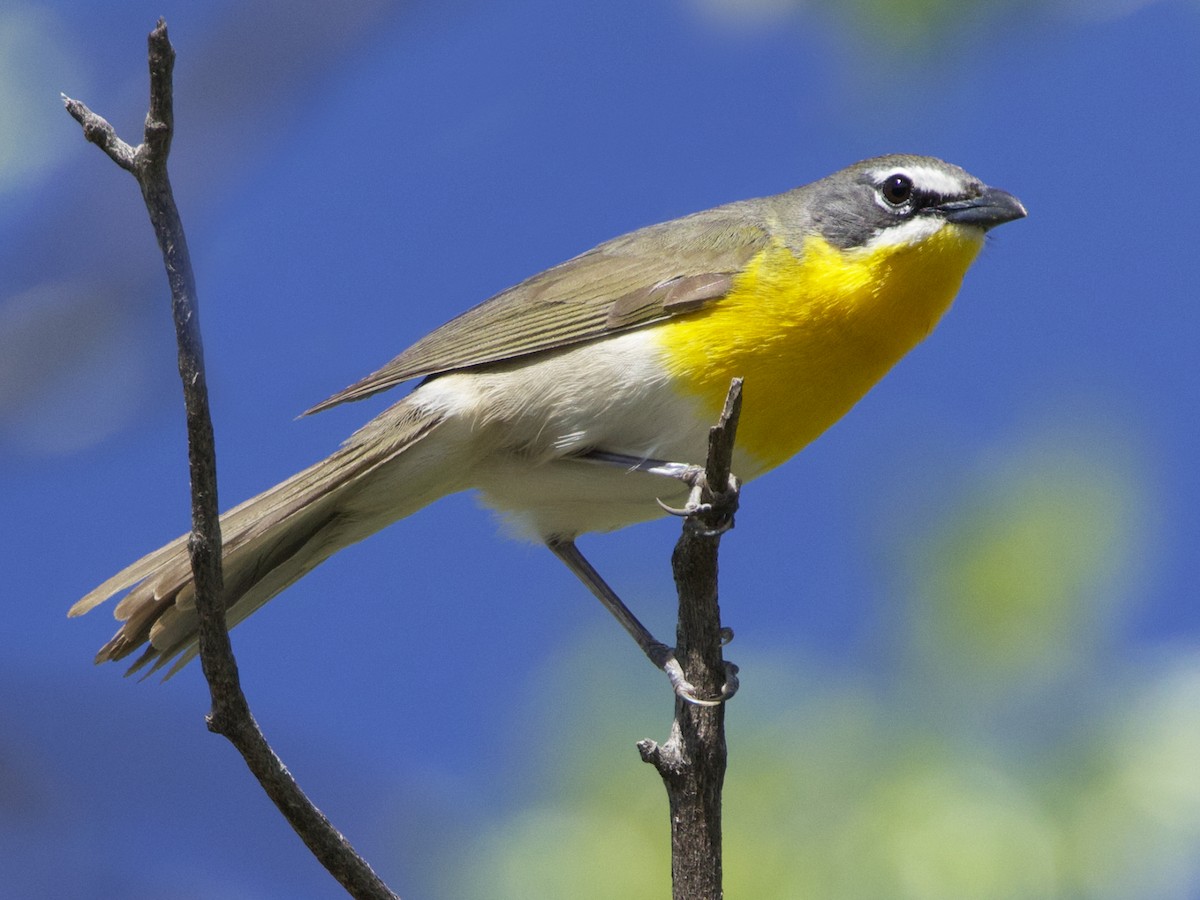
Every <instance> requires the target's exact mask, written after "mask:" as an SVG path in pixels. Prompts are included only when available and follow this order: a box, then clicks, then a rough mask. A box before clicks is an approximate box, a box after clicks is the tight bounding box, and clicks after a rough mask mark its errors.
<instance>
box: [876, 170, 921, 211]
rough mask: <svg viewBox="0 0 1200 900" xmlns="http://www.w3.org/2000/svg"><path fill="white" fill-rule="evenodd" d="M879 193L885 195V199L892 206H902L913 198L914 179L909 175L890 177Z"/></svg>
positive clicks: (881, 186)
mask: <svg viewBox="0 0 1200 900" xmlns="http://www.w3.org/2000/svg"><path fill="white" fill-rule="evenodd" d="M879 191H880V193H881V194H883V199H884V200H886V201H887V202H888V203H890V204H892V206H900V205H902V204H904V203H907V202H908V201H909V200H910V199H911V198H912V195H913V183H912V179H911V178H909V177H908V176H907V175H899V174H897V175H889V176H888V178H887V180H886V181H884V183H883V184H881V185H880V186H879Z"/></svg>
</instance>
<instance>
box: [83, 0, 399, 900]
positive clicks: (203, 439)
mask: <svg viewBox="0 0 1200 900" xmlns="http://www.w3.org/2000/svg"><path fill="white" fill-rule="evenodd" d="M148 45H149V65H150V109H149V112H148V113H147V115H146V125H145V132H144V135H143V138H142V143H140V144H139V145H138V146H136V147H132V146H130V145H129V144H127V143H126V142H125V141H123V140H121V138H120V137H118V136H117V134H116V131H115V130H114V129H113V127H112V125H110V124H109V123H108V122H107V121H105V120H104V119H103V118H102V117H100V116H98V115H96V114H95V113H94V112H92V111H91V110H90V109H88V108H87V106H85V105H84V104H83V103H81V102H79V101H78V100H72V99H71V98H69V97H67V96H66V95H63V104H64V105H65V106H66V109H67V112H69V113H70V114H71V116H72V117H74V119H75V120H76V121H77V122H78V123H79V124H80V125H81V126H82V127H83V134H84V137H85V138H87V140H89V141H91V142H92V143H93V144H96V145H97V146H98V147H100V148H101V149H102V150H103V151H104V152H105V153H107V154H108V156H109V157H110V158H111V159H112V160H113V162H115V163H116V164H117V165H119V166H120V167H121V168H122V169H125V170H126V171H128V172H130V173H131V174H132V175H133V176H134V178H136V179H137V182H138V186H139V187H140V188H141V191H142V198H143V199H144V200H145V202H146V210H147V212H148V213H149V215H150V223H151V225H152V226H153V227H154V233H155V236H156V237H157V239H158V246H159V249H160V250H161V251H162V256H163V264H164V265H165V267H166V270H167V281H168V282H169V284H170V287H171V309H172V314H173V317H174V320H175V336H176V341H177V343H178V345H179V376H180V378H181V379H182V381H183V396H184V404H185V407H186V417H187V435H188V465H189V478H190V483H191V490H192V533H191V537H190V538H189V541H188V552H189V554H190V556H191V563H192V574H193V577H194V578H195V583H196V611H197V613H198V615H199V619H200V625H199V635H200V664H201V667H202V668H203V670H204V677H205V679H206V680H207V682H208V686H209V693H210V696H211V698H212V708H211V711H210V712H209V714H208V717H207V724H208V728H209V730H210V731H213V732H215V733H217V734H222V735H224V736H225V737H226V738H228V739H229V741H230V742H231V743H232V744H233V745H234V746H235V747H236V748H237V750H238V752H240V753H241V754H242V758H243V759H244V760H245V761H246V765H247V766H248V767H249V769H250V771H251V772H252V773H253V774H254V777H255V778H257V779H258V781H259V784H261V785H262V787H263V790H264V791H266V793H267V795H268V796H269V797H270V798H271V800H272V801H273V802H274V803H275V806H276V807H278V809H279V811H280V812H281V813H282V814H283V815H284V817H285V818H286V819H287V821H288V823H289V824H290V825H291V826H292V828H293V829H295V831H296V833H297V834H298V835H299V836H300V838H301V839H302V840H303V841H304V843H305V844H306V845H307V846H308V848H309V850H311V851H312V853H313V855H315V856H316V857H317V859H318V860H319V861H320V863H321V865H323V866H324V867H325V868H326V869H327V870H328V871H329V873H330V874H331V875H333V877H334V878H336V879H337V880H338V881H339V882H340V883H341V885H342V886H343V887H344V888H345V889H346V890H347V892H349V893H350V894H351V896H354V897H358V898H370V900H397V898H396V895H395V894H394V893H392V891H391V890H389V889H388V887H387V885H386V884H384V883H383V881H382V880H381V879H380V878H379V876H378V875H376V874H375V872H374V871H373V870H372V869H371V867H370V866H369V865H368V864H367V862H366V861H365V860H364V859H363V858H362V857H360V856H359V855H358V854H357V853H356V852H355V851H354V848H353V847H351V846H350V844H349V843H348V842H347V841H346V839H345V838H344V837H342V835H341V834H340V833H339V832H338V830H337V829H336V828H334V827H333V825H332V824H331V823H330V822H329V820H328V819H327V818H326V817H325V816H324V814H322V813H321V811H320V810H319V809H317V808H316V806H314V805H313V803H312V801H310V800H309V799H308V797H307V796H305V794H304V792H303V791H302V790H301V789H300V786H299V785H298V784H297V783H296V781H295V779H294V778H292V776H291V774H290V773H289V772H288V770H287V768H286V767H285V766H284V765H283V763H282V761H280V759H279V757H278V756H276V754H275V752H274V750H272V749H271V746H270V745H269V744H268V743H267V740H266V738H265V737H264V736H263V733H262V731H261V730H260V729H259V727H258V723H257V722H255V720H254V717H253V716H252V715H251V713H250V706H249V703H248V702H247V700H246V695H245V694H244V693H243V692H242V688H241V682H240V679H239V677H238V669H237V661H236V660H235V659H234V655H233V648H232V646H231V644H230V642H229V630H228V628H227V626H226V623H225V609H224V602H223V598H222V596H221V588H222V581H221V527H220V516H219V505H218V503H217V462H216V451H215V448H214V441H213V428H212V419H211V417H210V415H209V405H208V387H207V382H206V379H205V374H204V349H203V344H202V341H201V338H200V318H199V311H198V305H197V294H196V280H195V276H194V274H193V272H192V264H191V258H190V256H189V254H188V248H187V240H186V238H185V236H184V231H183V222H182V220H181V219H180V216H179V210H178V208H177V207H176V205H175V198H174V194H173V193H172V190H171V182H170V179H169V178H168V176H167V156H168V154H169V153H170V149H171V138H172V135H173V131H174V108H173V86H172V70H173V68H174V65H175V48H174V47H172V46H171V42H170V40H169V39H168V37H167V24H166V21H165V20H163V19H159V20H158V24H157V26H156V27H155V29H154V30H153V31H152V32H150V35H149V38H148Z"/></svg>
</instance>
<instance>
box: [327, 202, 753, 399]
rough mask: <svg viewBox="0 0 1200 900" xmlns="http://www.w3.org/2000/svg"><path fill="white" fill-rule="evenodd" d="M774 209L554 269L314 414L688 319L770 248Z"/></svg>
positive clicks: (695, 221) (747, 210)
mask: <svg viewBox="0 0 1200 900" xmlns="http://www.w3.org/2000/svg"><path fill="white" fill-rule="evenodd" d="M766 203H767V201H764V200H746V201H741V202H739V203H731V204H728V205H726V206H720V207H717V208H715V209H710V210H705V211H704V212H700V213H695V214H693V215H690V216H686V217H684V218H682V219H676V220H674V221H672V222H666V223H663V224H661V225H652V226H650V227H649V228H643V229H641V230H640V231H635V232H631V233H630V234H627V235H624V236H622V237H619V238H616V239H614V240H611V241H608V242H607V243H604V244H601V245H599V246H598V247H595V248H593V249H592V250H589V251H587V252H586V253H583V254H581V255H579V256H576V257H575V258H574V259H571V260H568V261H567V262H565V263H561V264H560V265H557V266H554V267H553V268H550V269H547V270H546V271H544V272H541V273H539V274H537V275H534V276H533V277H532V278H529V279H527V280H525V281H523V282H521V283H520V284H518V285H516V286H515V287H511V288H509V289H508V290H506V291H502V292H501V293H499V294H497V295H495V296H494V297H492V298H491V299H489V300H486V301H484V302H483V303H481V304H479V305H478V306H476V307H474V308H472V309H469V310H467V311H466V312H465V313H463V314H462V315H460V316H458V317H457V318H454V319H452V320H450V321H449V322H447V323H446V324H445V325H443V326H441V327H440V328H438V329H437V330H435V331H433V332H432V333H430V334H429V335H427V336H426V337H424V338H422V339H421V340H419V341H417V342H416V343H415V344H413V345H412V346H411V347H409V348H408V349H407V350H405V351H404V352H403V353H401V354H400V355H399V356H397V357H396V358H395V359H393V360H392V361H391V362H389V363H388V364H387V365H385V366H384V367H383V368H381V369H379V370H377V371H375V372H372V373H371V374H370V375H368V376H367V377H366V378H364V379H362V380H361V381H359V382H357V383H355V384H352V385H350V387H348V388H345V389H344V390H342V391H339V392H338V393H336V394H334V395H333V396H332V397H330V398H329V399H327V400H324V401H322V402H321V403H318V404H317V405H316V406H314V407H312V409H309V410H307V411H306V412H305V415H309V414H311V413H315V412H319V411H320V410H323V409H328V408H329V407H331V406H336V405H338V404H339V403H345V402H347V401H351V400H361V399H362V398H364V397H368V396H370V395H372V394H375V393H378V392H379V391H383V390H386V389H388V388H390V387H393V386H394V385H397V384H400V383H401V382H403V381H408V380H409V379H412V378H421V377H425V376H430V375H438V374H441V373H444V372H449V371H454V370H457V369H465V368H471V367H474V366H482V365H487V364H489V363H496V362H502V361H505V360H510V359H514V358H516V357H520V356H526V355H528V354H531V353H538V352H541V351H545V350H555V349H559V348H561V347H566V346H570V345H572V344H577V343H581V342H583V341H589V340H594V339H596V338H599V337H603V336H605V335H608V334H614V333H618V332H621V331H626V330H628V329H631V328H638V327H641V326H644V325H648V324H651V323H654V322H658V321H661V320H663V319H667V318H670V317H671V316H675V315H681V314H683V313H687V312H691V311H693V310H695V309H699V308H701V307H702V306H704V305H706V304H708V303H712V302H715V301H717V300H719V299H720V298H721V297H722V296H724V295H725V294H726V293H727V292H728V291H729V288H730V286H731V285H732V283H733V278H734V276H735V275H736V274H737V273H738V272H739V271H741V270H742V269H743V268H744V267H745V265H746V263H748V262H749V261H750V260H751V259H752V258H753V257H754V256H755V254H757V253H758V252H759V251H760V250H761V249H762V248H763V247H764V246H765V245H766V244H767V242H768V241H769V239H770V235H769V233H768V231H767V229H766V228H765V227H760V226H757V225H750V224H747V223H750V222H761V221H764V220H765V219H769V217H768V216H765V213H766V212H767V210H766V209H764V206H765V204H766Z"/></svg>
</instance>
